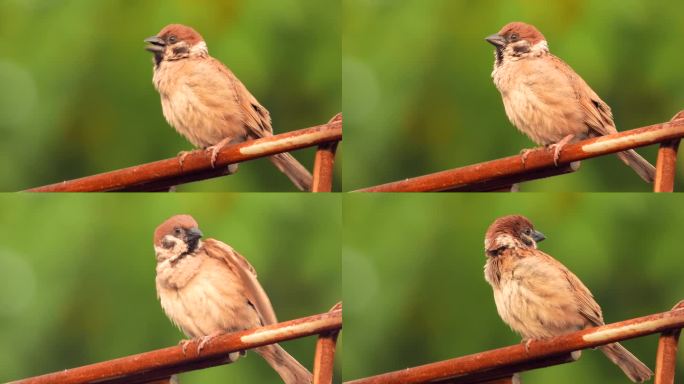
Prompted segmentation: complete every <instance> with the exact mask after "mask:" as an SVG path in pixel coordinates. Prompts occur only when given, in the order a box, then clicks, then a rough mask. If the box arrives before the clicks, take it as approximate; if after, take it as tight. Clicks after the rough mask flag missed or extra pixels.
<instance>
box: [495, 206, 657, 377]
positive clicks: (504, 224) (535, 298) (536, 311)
mask: <svg viewBox="0 0 684 384" xmlns="http://www.w3.org/2000/svg"><path fill="white" fill-rule="evenodd" d="M544 239H545V237H544V235H543V234H542V233H541V232H539V231H537V230H535V229H534V226H533V225H532V223H531V222H530V220H528V219H527V218H526V217H524V216H518V215H511V216H504V217H500V218H498V219H496V220H495V221H494V223H492V224H491V225H490V226H489V228H488V229H487V233H486V235H485V241H484V246H485V254H486V257H487V262H486V264H485V267H484V272H485V273H484V275H485V280H487V282H488V283H489V284H490V285H491V286H492V289H493V291H494V302H495V303H496V310H497V312H498V313H499V316H501V319H502V320H503V321H504V322H505V323H506V324H508V325H509V326H510V327H511V329H513V330H514V331H516V332H517V333H519V334H520V335H521V336H522V337H523V341H525V342H526V344H525V345H526V346H528V345H529V341H531V340H534V339H547V338H550V337H554V336H559V335H563V334H566V333H571V332H576V331H579V330H582V329H585V328H590V327H597V326H600V325H604V322H603V315H602V314H601V307H600V306H599V305H598V304H597V303H596V300H594V296H593V295H592V294H591V292H590V291H589V289H588V288H587V287H586V286H585V285H584V284H582V282H581V281H580V279H579V278H578V277H577V276H575V274H573V273H572V272H570V270H569V269H568V268H567V267H565V266H564V265H563V264H561V263H560V262H559V261H558V260H556V259H554V258H553V257H551V256H549V255H547V254H546V253H544V252H542V251H540V250H539V249H537V243H538V242H540V241H542V240H544ZM598 348H599V349H600V350H601V352H603V353H604V354H605V355H606V356H607V357H608V359H610V361H612V362H613V363H615V364H616V365H617V366H618V367H620V369H622V371H623V372H624V373H625V375H627V377H629V379H630V380H632V381H633V382H635V383H640V382H643V381H645V380H648V379H649V378H650V377H651V375H653V372H651V370H650V369H649V368H648V367H647V366H646V365H644V363H642V362H641V361H639V359H637V358H636V357H635V356H634V355H633V354H631V353H630V352H629V351H628V350H627V349H625V347H623V346H622V345H620V344H619V343H612V344H607V345H603V346H600V347H598Z"/></svg>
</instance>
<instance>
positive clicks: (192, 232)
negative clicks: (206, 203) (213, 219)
mask: <svg viewBox="0 0 684 384" xmlns="http://www.w3.org/2000/svg"><path fill="white" fill-rule="evenodd" d="M185 237H186V239H187V240H186V241H188V242H192V241H196V240H197V239H199V238H200V237H202V231H200V230H199V228H190V229H188V230H187V231H186V232H185Z"/></svg>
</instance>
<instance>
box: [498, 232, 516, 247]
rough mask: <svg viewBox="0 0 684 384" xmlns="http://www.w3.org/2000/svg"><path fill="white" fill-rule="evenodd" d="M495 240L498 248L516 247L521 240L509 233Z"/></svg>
mask: <svg viewBox="0 0 684 384" xmlns="http://www.w3.org/2000/svg"><path fill="white" fill-rule="evenodd" d="M495 242H496V244H497V245H498V247H497V248H516V247H518V246H520V242H519V241H518V240H517V239H515V238H514V237H513V236H511V235H508V234H503V235H499V236H497V237H496V240H495Z"/></svg>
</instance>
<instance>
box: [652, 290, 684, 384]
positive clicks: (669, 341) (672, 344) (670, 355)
mask: <svg viewBox="0 0 684 384" xmlns="http://www.w3.org/2000/svg"><path fill="white" fill-rule="evenodd" d="M682 308H684V300H682V301H680V302H679V303H678V304H677V305H675V306H674V308H672V309H682ZM680 332H681V329H670V330H667V331H665V332H663V333H661V334H660V338H659V339H658V351H657V352H656V369H655V378H654V383H655V384H674V382H675V381H674V378H675V368H676V367H677V343H678V342H679V333H680Z"/></svg>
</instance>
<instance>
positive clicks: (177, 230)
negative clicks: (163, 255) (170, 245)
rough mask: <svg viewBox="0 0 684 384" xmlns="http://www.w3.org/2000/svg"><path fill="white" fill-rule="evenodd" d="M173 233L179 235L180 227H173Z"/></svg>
mask: <svg viewBox="0 0 684 384" xmlns="http://www.w3.org/2000/svg"><path fill="white" fill-rule="evenodd" d="M173 234H174V235H176V236H178V235H180V234H181V229H180V228H178V227H176V228H174V229H173Z"/></svg>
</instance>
